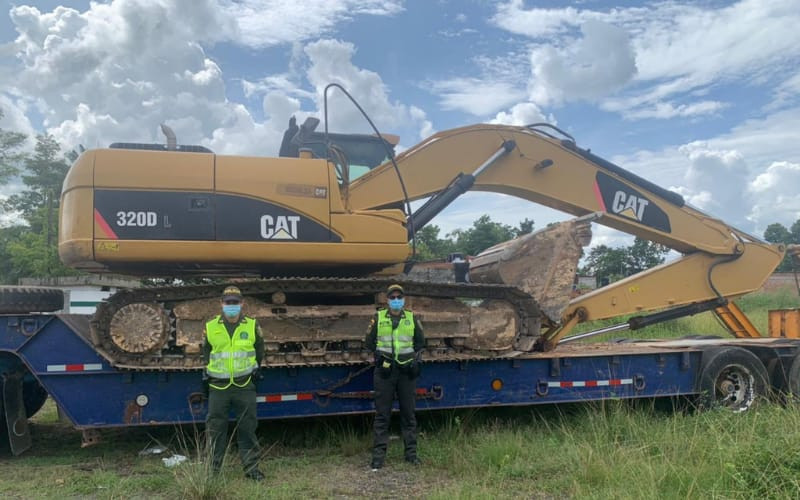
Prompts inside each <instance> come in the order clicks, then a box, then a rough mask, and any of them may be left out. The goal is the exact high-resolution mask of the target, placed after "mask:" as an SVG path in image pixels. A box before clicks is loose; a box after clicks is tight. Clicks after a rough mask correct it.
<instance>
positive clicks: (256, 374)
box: [253, 367, 264, 382]
mask: <svg viewBox="0 0 800 500" xmlns="http://www.w3.org/2000/svg"><path fill="white" fill-rule="evenodd" d="M262 380H264V374H263V373H261V368H260V367H259V368H256V371H254V372H253V382H261V381H262Z"/></svg>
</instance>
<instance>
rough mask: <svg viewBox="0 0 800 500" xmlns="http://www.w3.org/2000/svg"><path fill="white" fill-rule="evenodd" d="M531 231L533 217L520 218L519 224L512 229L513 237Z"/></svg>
mask: <svg viewBox="0 0 800 500" xmlns="http://www.w3.org/2000/svg"><path fill="white" fill-rule="evenodd" d="M532 232H533V219H529V218H527V217H525V219H523V220H521V221H520V223H519V225H518V226H517V227H516V229H514V237H515V238H519V237H520V236H523V235H525V234H530V233H532Z"/></svg>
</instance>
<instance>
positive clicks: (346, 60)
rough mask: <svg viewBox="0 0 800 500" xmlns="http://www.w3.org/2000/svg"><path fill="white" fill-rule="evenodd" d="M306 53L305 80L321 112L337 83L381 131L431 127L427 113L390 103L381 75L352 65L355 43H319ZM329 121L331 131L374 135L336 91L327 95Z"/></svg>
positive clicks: (309, 45) (311, 46)
mask: <svg viewBox="0 0 800 500" xmlns="http://www.w3.org/2000/svg"><path fill="white" fill-rule="evenodd" d="M305 53H306V55H307V56H308V59H309V61H310V66H309V67H308V69H307V72H306V76H307V78H308V80H309V82H310V83H311V85H312V86H313V87H314V89H315V99H316V102H317V108H318V109H320V110H321V109H322V108H323V104H324V101H323V94H324V89H325V87H326V86H327V85H328V84H329V83H338V84H340V85H342V86H343V87H344V88H345V89H347V91H348V92H349V93H350V94H351V95H352V96H353V97H354V98H355V99H356V100H357V101H358V103H359V104H360V105H361V107H362V108H363V109H364V110H365V111H366V112H367V113H368V114H369V116H370V118H371V119H372V121H373V122H374V123H375V125H376V126H377V127H378V129H379V130H381V131H389V130H393V131H394V130H399V129H401V128H406V127H413V128H414V129H415V130H420V129H428V128H430V127H431V124H430V122H429V121H428V120H427V118H426V116H425V112H424V111H422V110H421V109H419V108H412V107H409V106H407V105H405V104H402V103H399V102H397V101H392V100H391V99H390V97H389V89H388V88H387V86H386V84H385V83H384V82H383V80H382V79H381V77H380V75H378V74H377V73H375V72H374V71H369V70H366V69H362V68H358V67H357V66H355V65H354V64H353V62H352V58H353V55H354V54H355V46H354V45H353V44H352V43H349V42H342V41H339V40H319V41H316V42H312V43H309V44H308V45H307V46H306V47H305ZM328 119H329V120H330V124H329V129H330V130H332V131H338V132H366V133H371V132H372V129H371V128H369V125H368V124H367V122H366V121H365V120H364V118H363V116H362V115H361V113H360V112H359V111H358V109H356V108H355V107H354V106H353V105H352V104H351V103H350V101H349V99H347V97H346V96H345V95H344V94H342V93H341V91H339V90H338V89H335V88H333V89H330V90H329V91H328Z"/></svg>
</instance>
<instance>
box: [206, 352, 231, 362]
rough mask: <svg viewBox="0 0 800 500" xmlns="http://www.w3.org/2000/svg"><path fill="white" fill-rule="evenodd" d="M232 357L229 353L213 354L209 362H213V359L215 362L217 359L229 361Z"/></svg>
mask: <svg viewBox="0 0 800 500" xmlns="http://www.w3.org/2000/svg"><path fill="white" fill-rule="evenodd" d="M230 356H231V354H230V353H229V352H218V353H212V354H211V356H209V360H211V359H213V360H217V359H227V358H229V357H230Z"/></svg>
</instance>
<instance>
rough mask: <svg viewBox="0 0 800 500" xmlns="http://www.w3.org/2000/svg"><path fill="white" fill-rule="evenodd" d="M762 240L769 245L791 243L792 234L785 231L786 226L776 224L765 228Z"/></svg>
mask: <svg viewBox="0 0 800 500" xmlns="http://www.w3.org/2000/svg"><path fill="white" fill-rule="evenodd" d="M764 239H765V240H767V241H769V242H770V243H791V242H792V233H791V232H789V230H788V229H786V226H784V225H783V224H781V223H779V222H776V223H774V224H770V225H769V226H767V229H765V230H764Z"/></svg>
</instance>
